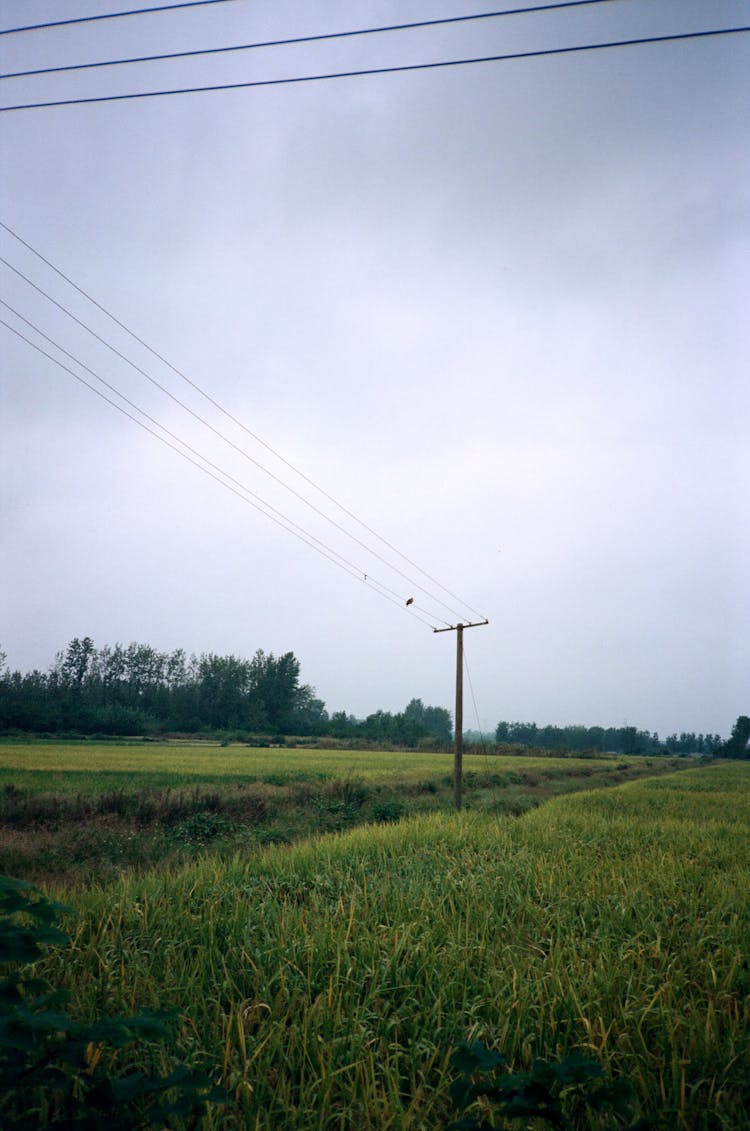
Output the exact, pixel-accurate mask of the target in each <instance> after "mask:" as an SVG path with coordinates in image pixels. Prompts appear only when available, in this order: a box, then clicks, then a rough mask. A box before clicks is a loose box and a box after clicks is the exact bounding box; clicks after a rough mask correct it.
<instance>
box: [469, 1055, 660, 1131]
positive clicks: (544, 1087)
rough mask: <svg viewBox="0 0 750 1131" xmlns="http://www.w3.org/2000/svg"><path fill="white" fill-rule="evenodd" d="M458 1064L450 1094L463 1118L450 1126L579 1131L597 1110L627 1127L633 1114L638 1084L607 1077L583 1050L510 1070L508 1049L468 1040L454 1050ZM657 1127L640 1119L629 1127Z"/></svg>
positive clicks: (485, 1130)
mask: <svg viewBox="0 0 750 1131" xmlns="http://www.w3.org/2000/svg"><path fill="white" fill-rule="evenodd" d="M453 1067H454V1068H455V1069H456V1070H457V1071H458V1073H459V1075H458V1078H457V1079H456V1080H454V1081H453V1083H452V1084H451V1088H450V1094H451V1099H452V1100H453V1104H454V1106H455V1107H457V1108H458V1110H459V1111H460V1112H462V1113H463V1117H462V1118H461V1119H459V1120H458V1121H457V1122H454V1123H451V1125H450V1128H449V1131H451V1129H453V1131H493V1129H495V1131H498V1129H499V1131H502V1129H505V1128H507V1129H510V1128H511V1127H529V1126H531V1124H530V1120H534V1124H533V1125H534V1126H536V1121H537V1120H541V1121H542V1122H544V1123H546V1124H548V1125H549V1126H550V1127H554V1128H557V1129H559V1131H573V1129H574V1128H578V1127H582V1126H588V1121H587V1118H586V1117H587V1115H589V1114H591V1113H596V1115H597V1116H598V1117H599V1118H598V1119H597V1123H596V1125H597V1126H598V1127H602V1126H617V1127H621V1128H622V1127H623V1125H624V1124H625V1123H626V1121H628V1120H630V1119H631V1118H632V1115H633V1106H634V1103H633V1088H632V1086H631V1085H630V1084H629V1083H628V1082H627V1081H624V1080H617V1081H608V1080H606V1079H605V1076H604V1070H603V1068H602V1066H601V1064H600V1063H599V1061H598V1060H595V1059H594V1058H592V1057H589V1056H584V1054H583V1053H580V1052H577V1051H574V1052H571V1053H568V1055H567V1056H565V1057H563V1058H562V1060H557V1061H549V1060H535V1061H534V1062H533V1064H532V1065H531V1068H530V1069H529V1071H528V1072H510V1071H509V1070H508V1065H507V1062H506V1059H505V1057H504V1056H503V1054H502V1053H500V1052H495V1051H494V1050H493V1049H488V1048H487V1046H486V1045H485V1044H484V1043H483V1042H482V1041H474V1042H472V1043H468V1042H466V1041H464V1042H462V1043H461V1044H460V1045H459V1046H458V1048H457V1049H456V1050H455V1052H454V1053H453ZM472 1109H474V1110H472ZM487 1116H489V1117H490V1118H489V1120H488V1119H487V1118H486V1117H487ZM654 1127H655V1124H654V1123H653V1122H651V1121H648V1120H645V1119H639V1120H637V1122H635V1123H630V1124H629V1125H628V1127H627V1128H625V1131H648V1129H649V1128H654Z"/></svg>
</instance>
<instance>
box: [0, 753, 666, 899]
mask: <svg viewBox="0 0 750 1131" xmlns="http://www.w3.org/2000/svg"><path fill="white" fill-rule="evenodd" d="M685 764H686V763H685V761H684V759H683V760H681V762H676V763H673V762H671V761H670V760H669V759H662V758H657V759H654V760H651V759H643V758H623V759H620V758H616V757H611V758H551V757H508V756H502V757H493V756H485V755H481V756H478V755H468V756H467V757H466V758H465V772H464V787H465V790H464V793H465V805H466V807H467V808H473V809H481V810H483V811H485V812H493V813H495V814H501V813H504V814H512V815H518V814H519V813H521V812H524V811H525V810H527V809H530V808H533V807H534V806H536V805H538V804H540V803H541V802H542V801H544V800H546V799H547V798H549V797H551V796H554V795H556V794H559V793H567V792H571V791H575V790H579V789H590V788H591V787H592V786H593V785H595V784H598V785H615V784H621V783H622V782H624V781H627V780H630V779H632V778H634V777H637V776H640V775H643V774H648V775H653V774H658V773H666V772H668V771H669V770H670V769H671V768H672V766H674V765H683V766H684V765H685ZM452 773H453V758H452V755H450V754H427V753H415V752H410V753H394V752H383V751H349V750H309V749H293V748H292V749H289V748H272V749H265V748H264V749H251V748H248V747H245V746H232V747H223V746H219V745H218V744H214V745H208V744H206V743H204V744H201V745H192V746H191V745H185V744H182V743H178V744H168V743H160V744H156V743H154V744H152V743H148V744H143V743H141V744H130V745H125V744H123V745H119V744H113V743H109V744H101V745H96V744H87V743H78V744H75V743H38V744H31V743H29V744H22V743H21V744H17V745H0V870H2V871H3V872H5V873H6V874H10V875H15V876H18V877H22V878H24V879H29V880H32V881H34V882H37V883H38V882H70V883H74V884H77V885H79V886H80V885H81V884H82V883H87V882H104V881H106V880H107V879H111V878H113V877H115V876H118V875H120V874H122V873H124V872H128V871H131V872H132V871H144V870H147V869H148V868H151V867H154V866H157V865H158V866H159V867H161V868H164V867H175V866H179V865H180V864H182V863H186V862H188V861H189V860H192V859H194V858H195V857H196V855H198V854H201V855H206V854H208V853H210V854H212V855H223V856H226V855H227V854H230V855H231V853H232V852H234V851H242V852H244V853H247V852H250V851H253V850H254V849H256V850H257V849H259V848H262V847H263V846H266V845H270V844H283V843H289V842H292V841H297V840H301V839H304V838H305V837H307V836H310V835H313V834H314V833H330V832H337V831H342V830H344V829H347V828H352V827H354V826H355V825H359V824H364V823H382V822H386V821H394V820H399V819H401V818H403V817H406V816H409V815H414V814H417V813H424V812H430V811H444V810H447V809H450V808H451V806H452V789H453V786H452Z"/></svg>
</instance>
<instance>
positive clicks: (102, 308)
mask: <svg viewBox="0 0 750 1131" xmlns="http://www.w3.org/2000/svg"><path fill="white" fill-rule="evenodd" d="M0 228H3V229H4V230H5V231H6V232H8V233H9V234H10V235H12V236H13V238H14V239H16V240H18V242H19V243H21V244H22V245H23V246H24V247H25V248H27V249H28V250H29V251H30V252H32V254H33V255H35V256H36V257H37V259H40V260H41V261H42V262H43V263H45V264H46V265H47V266H48V267H49V268H50V269H51V270H52V271H54V272H55V274H57V275H59V276H60V278H62V279H64V280H65V282H66V283H68V284H69V285H70V286H71V287H73V288H74V290H76V291H77V292H78V293H79V294H80V295H82V296H83V297H84V298H85V299H87V300H88V301H89V302H91V303H92V304H93V305H94V306H95V307H96V308H97V309H98V310H100V311H101V312H102V313H103V314H106V316H107V317H108V318H110V319H111V320H112V321H113V322H114V323H115V324H116V325H117V326H119V327H120V329H122V330H124V331H125V332H126V333H127V334H129V335H130V337H131V338H133V339H134V340H135V341H136V342H138V343H139V345H141V346H143V347H144V349H147V350H148V351H149V353H151V354H152V356H154V357H156V358H157V359H158V360H159V361H160V362H162V364H164V365H166V366H167V368H168V369H171V370H172V372H173V373H175V374H176V375H177V376H178V377H180V378H181V379H182V380H183V381H185V382H186V383H187V384H188V385H190V387H191V388H193V389H195V390H196V392H198V393H200V395H201V396H202V397H203V398H204V399H205V400H207V401H208V402H209V404H211V405H213V407H214V408H216V409H218V411H219V412H221V413H222V414H223V415H224V416H225V417H226V418H227V419H228V420H231V421H232V423H233V424H235V425H237V426H238V427H239V428H241V429H242V431H243V432H245V434H246V435H248V436H250V437H251V438H252V439H253V440H255V441H256V442H257V443H259V444H260V445H261V446H262V447H264V448H265V449H266V451H269V452H270V453H271V454H272V455H273V456H275V457H276V459H278V460H280V462H281V463H283V464H284V465H285V466H286V467H288V468H289V470H290V471H293V472H294V473H295V475H298V476H299V477H300V478H301V479H303V480H304V482H306V483H307V484H308V485H309V486H310V487H312V488H313V489H314V490H316V491H317V492H318V493H319V494H320V495H322V496H323V498H325V499H327V500H328V502H330V503H333V505H334V506H336V507H338V509H339V510H340V511H342V512H343V513H344V514H345V515H347V517H348V518H350V519H352V520H353V521H354V522H356V523H357V525H358V526H360V527H362V529H363V530H366V531H367V532H368V534H370V535H371V536H372V537H373V538H376V539H377V540H378V541H379V542H380V543H382V544H383V545H384V546H386V547H387V548H388V549H389V550H390V551H391V552H392V553H394V554H396V555H397V556H398V557H399V558H400V559H401V560H402V561H404V562H406V563H407V565H409V566H411V568H412V569H415V570H417V572H418V573H419V574H421V575H422V577H425V578H427V580H428V581H430V582H431V583H432V584H433V585H436V586H437V588H438V589H440V590H441V591H442V592H443V593H445V594H446V595H447V596H448V597H450V598H451V599H452V600H454V601H457V602H458V604H459V605H460V606H462V607H463V608H464V609H467V610H469V611H470V612H472V613H474V614H476V615H477V616H479V617H482V616H483V615H484V614H483V613H480V612H479V611H478V610H477V609H474V608H473V607H472V606H471V605H469V604H467V602H466V601H464V600H463V599H462V598H461V597H459V596H457V594H455V593H453V592H452V591H451V590H450V589H447V588H446V587H445V586H444V585H442V584H441V583H440V582H439V581H438V580H437V579H436V578H434V577H433V576H432V574H430V573H428V572H427V570H425V569H423V568H422V567H421V566H419V565H417V563H416V562H414V561H412V559H411V558H408V557H407V556H406V554H403V553H402V552H401V551H400V550H398V549H397V548H396V547H395V546H394V545H393V544H392V543H391V542H389V541H388V539H387V538H384V537H383V536H382V535H381V534H378V532H377V531H376V530H373V528H372V527H371V526H369V525H368V524H367V523H366V522H364V521H363V520H362V519H360V518H359V517H358V516H357V515H356V514H354V512H353V511H351V510H349V509H348V508H347V507H345V506H344V505H343V503H340V502H338V500H337V499H335V498H334V497H333V496H332V495H330V494H329V493H328V492H327V491H325V490H324V489H323V488H322V487H320V486H319V485H318V484H317V483H316V482H315V481H314V480H313V479H311V478H310V477H309V476H308V475H306V474H305V473H304V472H303V471H300V470H299V468H297V467H295V466H294V464H292V463H290V462H289V460H287V459H285V457H284V456H282V455H281V453H280V452H278V451H276V449H275V448H273V447H271V445H270V444H268V443H266V441H265V440H263V439H262V438H261V437H260V436H258V435H257V434H256V433H255V432H253V431H251V429H250V428H248V427H247V425H245V424H243V422H242V421H241V420H239V419H238V418H237V417H236V416H234V415H233V414H232V413H231V412H229V411H228V410H227V409H225V408H224V407H223V406H222V405H221V404H220V403H219V402H218V401H217V400H215V399H214V398H213V397H212V396H210V394H209V393H207V392H205V390H204V389H202V388H201V387H200V386H199V385H198V384H196V382H195V381H192V380H191V379H190V378H189V377H188V376H186V374H185V373H183V372H182V371H181V370H180V369H177V368H176V366H174V365H173V364H172V363H171V362H170V361H168V360H167V358H165V357H163V356H162V355H161V354H160V353H157V351H156V350H155V349H153V348H152V347H151V346H150V345H149V344H148V343H147V342H145V341H144V340H143V339H142V338H140V337H139V336H138V335H137V334H136V333H134V332H133V331H132V330H131V329H130V328H129V327H128V326H126V325H125V323H124V322H121V321H120V320H119V318H116V317H115V315H114V314H112V313H111V311H109V310H108V309H107V308H106V307H105V306H102V304H101V303H100V302H97V300H96V299H95V298H93V297H92V296H91V295H90V294H88V293H87V292H86V291H84V290H83V289H82V288H81V287H79V286H78V284H77V283H75V282H73V280H72V279H71V278H69V276H68V275H65V274H64V273H63V272H62V271H60V269H59V268H58V267H56V266H55V265H54V263H51V262H50V260H49V259H46V258H45V257H44V256H43V255H42V254H41V253H40V252H39V251H37V250H36V249H35V248H34V247H32V246H31V244H29V243H27V242H26V240H24V239H22V238H21V236H19V235H18V233H17V232H14V231H13V229H12V228H10V227H9V226H8V225H7V224H5V223H3V222H2V220H0ZM2 262H5V263H6V264H7V261H6V260H2ZM7 265H8V266H11V265H10V264H7ZM11 270H13V271H16V273H17V274H20V272H18V271H17V269H16V268H15V267H12V266H11ZM21 278H23V279H24V280H25V281H26V282H27V283H29V284H30V285H31V286H36V285H35V284H34V283H31V280H29V279H27V278H26V276H25V275H21ZM36 289H39V288H36ZM41 293H42V294H44V296H45V298H48V299H49V300H50V301H51V302H55V300H54V299H51V298H50V296H49V295H47V294H46V293H45V292H41ZM57 305H59V304H57ZM61 309H65V308H61ZM65 312H66V313H69V312H68V311H67V310H65ZM70 317H72V318H74V320H75V321H77V319H75V316H74V315H72V314H71V315H70ZM79 324H80V325H83V323H79ZM84 329H88V327H86V326H84ZM89 332H91V333H93V331H89ZM94 336H96V335H94ZM99 340H102V339H99ZM104 344H105V345H106V344H107V343H104ZM109 348H112V347H109ZM115 352H117V351H115ZM119 356H120V357H122V356H123V355H121V354H120V355H119ZM124 360H126V361H127V360H128V359H127V358H124ZM129 364H132V363H130V362H129ZM134 368H136V369H138V367H137V366H134ZM138 371H139V372H140V373H142V374H143V375H144V376H148V375H147V374H145V373H143V370H140V369H139V370H138ZM148 379H149V380H151V378H150V377H149V378H148ZM159 388H162V386H159ZM168 395H170V396H171V394H168ZM173 399H175V398H173ZM177 403H178V404H180V405H181V406H182V402H181V401H178V402H177ZM247 458H250V457H247ZM253 462H255V461H253ZM258 466H261V467H262V465H260V464H259V465H258ZM264 470H265V469H264ZM268 474H272V473H271V472H268ZM285 486H286V485H285ZM288 489H289V490H292V489H291V488H288ZM309 505H311V506H312V504H309ZM329 521H333V520H330V519H329ZM334 525H336V524H334ZM349 537H353V535H349ZM355 541H358V540H357V539H355ZM360 544H362V543H360ZM369 552H372V551H369ZM381 560H382V559H381ZM389 568H392V567H391V566H390V565H389ZM402 576H404V575H403V574H402ZM418 588H419V589H420V590H421V591H422V592H425V590H424V589H422V587H421V586H418ZM431 599H433V600H435V599H436V598H435V597H434V596H432V598H431ZM437 600H438V601H439V598H438V599H437ZM439 603H440V604H443V607H444V608H448V609H450V606H447V605H445V604H444V602H442V601H439ZM450 611H451V612H455V611H456V610H455V609H450Z"/></svg>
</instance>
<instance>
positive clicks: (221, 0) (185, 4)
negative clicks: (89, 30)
mask: <svg viewBox="0 0 750 1131" xmlns="http://www.w3.org/2000/svg"><path fill="white" fill-rule="evenodd" d="M236 2H237V0H178V3H176V4H157V5H155V6H154V7H151V8H129V9H128V10H127V11H125V12H101V13H99V14H97V15H93V16H73V17H71V19H68V20H47V22H46V23H40V24H26V25H25V26H23V27H6V28H0V35H20V34H21V33H22V32H26V31H47V30H48V29H50V28H56V27H70V26H71V25H72V24H91V23H94V22H95V21H96V20H121V19H124V18H125V17H126V16H148V15H152V14H153V13H155V12H172V11H177V9H178V8H207V7H208V5H209V4H234V3H236Z"/></svg>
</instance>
